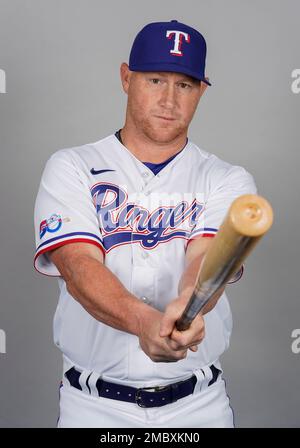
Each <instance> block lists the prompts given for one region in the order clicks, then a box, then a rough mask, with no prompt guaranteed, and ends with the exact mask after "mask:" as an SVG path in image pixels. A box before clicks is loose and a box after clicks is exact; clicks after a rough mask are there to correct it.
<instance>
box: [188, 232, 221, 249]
mask: <svg viewBox="0 0 300 448" xmlns="http://www.w3.org/2000/svg"><path fill="white" fill-rule="evenodd" d="M214 236H216V233H200V234H199V235H197V236H195V238H191V239H189V240H188V242H187V244H186V247H187V246H188V245H189V244H190V242H191V241H193V240H198V239H199V238H202V237H206V238H213V237H214Z"/></svg>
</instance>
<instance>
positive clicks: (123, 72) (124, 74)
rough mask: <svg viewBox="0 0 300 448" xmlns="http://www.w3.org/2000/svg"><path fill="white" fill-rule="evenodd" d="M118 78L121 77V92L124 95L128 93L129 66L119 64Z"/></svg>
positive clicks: (124, 63) (123, 63)
mask: <svg viewBox="0 0 300 448" xmlns="http://www.w3.org/2000/svg"><path fill="white" fill-rule="evenodd" d="M120 76H121V82H122V86H123V90H124V92H125V93H128V89H129V84H130V76H131V71H130V70H129V66H128V64H126V62H122V64H121V67H120Z"/></svg>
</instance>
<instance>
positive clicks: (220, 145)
mask: <svg viewBox="0 0 300 448" xmlns="http://www.w3.org/2000/svg"><path fill="white" fill-rule="evenodd" d="M0 8H1V10H0V68H2V69H4V70H5V71H6V76H7V93H6V94H1V95H0V145H1V152H0V158H1V159H0V161H1V163H0V167H1V168H0V169H1V176H0V188H1V199H0V200H1V203H0V207H1V233H0V235H1V259H0V263H1V269H0V278H1V302H0V307H1V308H0V328H2V329H4V330H5V331H6V335H7V353H6V354H0V426H4V427H42V426H44V427H52V426H55V422H56V417H57V404H58V393H57V386H58V381H59V377H60V373H61V364H60V353H59V352H58V350H57V349H56V348H55V347H54V345H53V343H52V317H53V313H54V311H55V307H56V303H57V296H58V287H57V281H56V280H55V279H49V278H47V277H43V276H41V275H39V274H37V273H36V272H35V271H34V270H33V267H32V258H33V254H34V243H33V218H32V215H33V207H34V200H35V196H36V193H37V189H38V185H39V181H40V176H41V173H42V169H43V167H44V164H45V162H46V160H47V159H48V157H49V156H50V154H52V153H53V152H54V151H56V150H57V149H59V148H63V147H70V146H73V145H80V144H84V143H87V142H93V141H96V140H99V139H100V138H102V137H104V136H106V135H108V134H109V133H111V132H113V131H114V130H116V129H118V128H119V127H121V126H122V124H123V117H124V111H125V104H126V97H125V96H124V94H123V93H122V91H121V84H120V81H119V65H120V63H121V62H122V61H127V60H128V53H129V50H130V46H131V43H132V40H133V38H134V36H135V35H136V33H137V32H138V31H139V29H140V28H141V27H142V26H143V25H144V24H146V23H148V22H150V21H159V20H171V19H178V20H180V21H183V22H186V23H188V24H190V25H191V26H194V27H196V28H198V29H199V30H200V31H202V33H203V34H204V35H205V37H206V39H207V44H208V59H207V74H208V75H209V77H210V79H211V81H212V83H213V87H211V88H209V89H207V91H206V94H205V96H204V98H203V100H202V102H201V104H200V108H199V110H198V112H197V115H196V117H195V119H194V122H193V125H192V128H191V131H190V138H191V139H192V140H193V141H195V142H196V143H197V144H198V145H199V146H201V147H203V148H204V149H206V150H207V151H210V152H214V153H216V154H217V155H218V156H219V157H221V158H223V159H225V160H227V161H229V162H231V163H234V164H239V165H243V166H244V167H245V168H246V169H247V170H249V171H250V172H251V173H252V174H253V175H254V177H255V179H256V182H257V185H258V188H259V192H260V193H261V194H263V195H264V196H265V197H267V198H268V199H269V200H270V201H271V203H272V205H273V206H274V211H275V223H274V226H273V228H272V231H271V233H270V234H269V235H268V236H266V237H265V238H264V240H263V241H262V242H261V244H260V245H259V247H257V249H256V251H255V252H254V253H253V254H252V255H251V257H250V258H249V260H248V262H247V264H246V273H245V275H244V279H243V280H242V281H241V282H240V283H239V284H236V285H232V286H230V287H229V288H228V295H229V297H230V302H231V305H232V309H233V315H234V331H233V336H232V342H231V347H230V349H229V351H227V352H226V354H225V355H224V356H223V366H224V369H225V375H226V378H227V386H228V392H229V395H230V396H231V399H232V405H233V407H234V409H235V414H236V424H237V426H241V427H251V426H252V427H253V426H257V427H287V426H293V427H295V426H296V427H299V426H300V417H299V404H300V403H299V402H300V375H299V362H300V354H298V355H296V354H293V353H292V351H291V342H292V339H291V332H292V330H293V329H295V328H300V302H299V288H298V278H297V275H299V270H298V263H297V262H298V258H299V257H298V254H299V232H298V231H297V229H298V227H297V226H298V225H299V210H298V204H299V180H298V176H297V175H298V166H299V147H298V145H299V138H300V130H299V111H300V94H299V95H296V94H293V93H292V91H291V83H292V78H291V72H292V70H293V69H295V68H299V65H300V59H299V40H300V30H299V17H300V5H299V2H298V1H297V0H295V1H293V0H287V1H285V2H283V1H278V0H277V1H274V0H264V1H261V0H255V1H253V0H251V1H250V0H240V1H237V0H227V1H226V2H224V1H222V0H207V1H201V0H195V1H191V0H189V1H186V2H185V3H184V5H183V2H182V1H179V0H165V1H164V2H162V1H161V0H151V1H150V2H148V1H147V2H146V1H140V0H139V1H138V0H131V1H128V2H121V1H116V0H110V1H109V2H104V1H100V0H89V1H86V0H84V1H83V0H82V1H79V0H73V1H71V0H51V1H50V0H43V1H41V0H27V1H24V0H19V1H18V0H0ZM297 198H298V199H297Z"/></svg>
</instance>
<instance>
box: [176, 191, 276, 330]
mask: <svg viewBox="0 0 300 448" xmlns="http://www.w3.org/2000/svg"><path fill="white" fill-rule="evenodd" d="M272 223H273V211H272V207H271V205H270V204H269V202H268V201H267V200H266V199H264V198H263V197H261V196H258V195H250V194H249V195H242V196H240V197H238V198H237V199H236V200H235V201H234V202H233V203H232V205H231V207H230V209H229V211H228V213H227V215H226V217H225V219H224V221H223V223H222V225H221V227H220V229H219V231H218V233H217V235H216V237H215V238H214V241H213V242H212V244H211V246H210V248H209V250H208V252H207V253H206V255H205V258H204V260H203V263H202V266H201V270H200V271H199V273H198V276H197V280H196V284H195V288H194V291H193V294H192V296H191V298H190V300H189V303H188V305H187V306H186V308H185V310H184V312H183V314H182V316H181V318H180V319H179V320H178V321H177V322H176V328H177V329H179V327H180V328H184V329H187V328H188V327H189V325H190V324H191V322H192V320H193V319H194V318H195V317H196V315H197V314H198V313H199V312H200V311H201V309H202V308H203V307H204V306H205V304H206V303H207V302H208V301H209V300H210V298H211V297H212V296H213V295H214V294H215V293H216V291H218V289H220V288H221V287H222V286H224V285H225V284H226V283H227V282H228V281H229V280H230V278H231V277H232V276H233V275H234V274H235V273H236V272H237V271H238V270H239V269H240V268H241V265H242V264H243V261H244V260H245V259H246V257H247V256H248V255H249V254H250V252H251V251H252V250H253V248H254V247H255V245H256V244H257V243H258V241H259V240H260V238H261V237H262V236H263V235H264V234H265V233H266V232H267V231H268V230H269V229H270V227H271V225H272Z"/></svg>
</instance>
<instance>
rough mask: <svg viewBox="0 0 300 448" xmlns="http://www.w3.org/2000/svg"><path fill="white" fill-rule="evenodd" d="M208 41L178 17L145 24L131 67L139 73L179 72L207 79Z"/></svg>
mask: <svg viewBox="0 0 300 448" xmlns="http://www.w3.org/2000/svg"><path fill="white" fill-rule="evenodd" d="M205 58H206V42H205V39H204V37H203V36H202V34H200V33H199V31H197V30H195V29H194V28H191V27H190V26H188V25H185V24H184V23H180V22H178V21H177V20H171V21H170V22H155V23H149V24H148V25H146V26H145V27H144V28H143V29H142V30H141V31H140V32H139V33H138V34H137V36H136V38H135V40H134V42H133V45H132V48H131V52H130V57H129V69H130V70H132V71H137V72H176V73H184V74H185V75H188V76H192V77H193V78H196V79H198V80H200V81H203V82H205V83H206V84H208V85H211V83H210V82H209V81H207V80H206V79H205Z"/></svg>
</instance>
